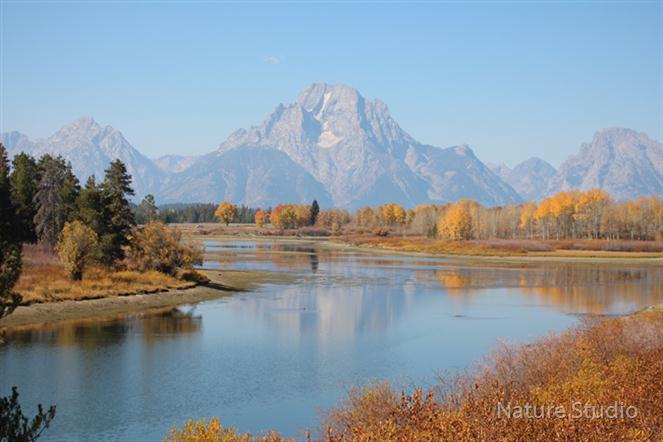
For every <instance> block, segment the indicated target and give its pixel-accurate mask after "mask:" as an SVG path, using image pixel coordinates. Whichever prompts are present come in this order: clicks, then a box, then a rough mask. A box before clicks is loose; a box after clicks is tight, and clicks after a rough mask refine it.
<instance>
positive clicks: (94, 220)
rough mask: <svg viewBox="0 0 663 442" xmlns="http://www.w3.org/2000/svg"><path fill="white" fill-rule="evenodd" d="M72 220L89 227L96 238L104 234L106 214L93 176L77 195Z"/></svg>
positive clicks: (101, 195)
mask: <svg viewBox="0 0 663 442" xmlns="http://www.w3.org/2000/svg"><path fill="white" fill-rule="evenodd" d="M74 219H75V220H77V221H81V222H82V223H84V224H85V225H87V226H89V227H90V228H91V229H92V230H94V232H95V233H96V234H97V236H98V237H102V236H103V235H104V233H106V232H105V230H106V219H107V213H106V210H105V207H104V200H103V194H102V191H101V188H100V186H98V185H97V182H96V180H95V177H94V175H92V176H90V177H89V178H88V179H87V181H86V183H85V187H83V189H81V191H80V193H79V194H78V198H77V199H76V212H75V216H74Z"/></svg>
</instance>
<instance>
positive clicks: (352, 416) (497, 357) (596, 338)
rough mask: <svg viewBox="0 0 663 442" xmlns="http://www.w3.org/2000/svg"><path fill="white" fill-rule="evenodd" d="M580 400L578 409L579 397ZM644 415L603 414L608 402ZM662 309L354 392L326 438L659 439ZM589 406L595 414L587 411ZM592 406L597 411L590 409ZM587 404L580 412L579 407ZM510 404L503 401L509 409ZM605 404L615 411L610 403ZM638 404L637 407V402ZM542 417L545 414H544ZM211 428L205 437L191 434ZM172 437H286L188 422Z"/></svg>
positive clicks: (332, 415)
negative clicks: (525, 412) (452, 373)
mask: <svg viewBox="0 0 663 442" xmlns="http://www.w3.org/2000/svg"><path fill="white" fill-rule="evenodd" d="M498 403H499V404H502V407H506V406H510V407H512V409H515V408H514V407H516V406H525V405H527V404H529V405H531V406H535V407H537V410H542V409H543V408H540V407H549V406H553V407H557V406H561V407H562V409H563V410H564V412H565V413H566V417H561V418H559V415H557V416H556V415H555V414H552V413H549V414H544V415H543V416H544V417H542V418H531V419H527V418H519V417H516V415H515V413H514V414H513V415H512V416H511V417H510V418H509V417H507V416H506V415H504V414H503V415H502V416H500V415H499V414H498ZM576 403H579V404H580V405H579V407H580V408H574V407H576V406H575V404H576ZM615 403H617V404H621V405H618V406H621V407H622V408H621V409H622V410H625V409H626V408H627V407H635V409H636V410H637V416H635V417H634V418H630V417H628V415H627V414H626V413H625V412H623V411H622V412H619V414H618V416H617V417H616V418H608V417H607V415H605V414H604V416H603V417H597V416H599V411H600V407H601V406H603V407H608V406H611V405H613V404H615ZM661 403H663V310H662V309H660V308H659V309H654V310H651V311H648V312H642V313H639V314H636V315H633V316H631V317H628V318H618V319H605V320H596V319H594V320H586V321H585V322H583V323H582V324H581V325H580V326H578V327H576V328H573V329H571V330H569V331H567V332H565V333H563V334H561V335H557V336H551V337H548V338H545V339H542V340H540V341H538V342H536V343H534V344H530V345H518V346H513V345H504V346H502V347H501V348H499V349H498V350H496V351H495V352H494V353H493V354H492V355H491V356H490V357H489V358H487V359H486V360H485V361H484V363H483V364H481V365H479V366H477V367H476V368H475V369H473V370H471V371H469V372H467V373H464V374H461V375H458V376H456V377H455V378H452V379H442V380H441V381H440V383H439V385H438V386H437V387H435V388H432V389H430V390H428V391H424V390H423V389H421V388H419V389H415V390H414V391H411V392H404V391H398V390H396V389H394V388H392V387H391V386H390V385H388V384H386V383H379V384H374V385H371V386H368V387H366V388H363V389H357V390H354V391H353V392H351V393H350V395H349V397H348V398H347V399H346V400H345V401H344V402H343V403H342V404H341V405H340V406H339V407H338V408H336V409H334V410H332V411H331V412H329V413H328V414H327V415H326V418H325V420H324V424H323V426H322V428H321V431H320V433H319V435H318V438H319V440H323V441H327V442H341V441H362V442H363V441H366V442H367V441H385V442H390V441H394V442H396V441H399V442H400V441H403V442H404V441H493V440H495V441H498V440H499V441H552V440H567V441H572V440H573V441H598V440H605V441H607V440H624V441H626V440H628V441H659V440H661V438H662V437H663V412H661ZM585 404H587V406H588V407H590V408H588V409H587V410H590V411H587V414H585V409H584V408H583V407H584V406H585ZM592 407H593V408H592ZM577 409H580V412H577V411H576V410H577ZM503 410H504V408H503ZM604 410H608V409H607V408H604ZM630 410H632V409H630ZM537 414H540V411H539V412H537ZM196 428H197V429H199V430H200V431H203V432H204V437H196V435H198V434H197V433H195V432H192V431H193V430H195V429H196ZM167 440H168V441H173V442H175V441H178V442H187V441H199V440H201V441H202V440H204V441H226V442H235V441H253V440H270V441H281V440H284V439H282V438H280V437H279V436H278V435H276V434H273V433H270V434H269V435H268V436H266V438H260V437H252V436H250V435H248V434H238V433H235V432H234V431H230V430H227V429H223V427H221V426H220V425H219V423H218V420H212V421H210V423H209V424H207V423H206V422H205V421H200V422H198V423H196V422H190V423H188V424H187V426H186V427H185V429H184V430H182V431H177V430H173V432H171V433H170V434H169V437H168V438H167Z"/></svg>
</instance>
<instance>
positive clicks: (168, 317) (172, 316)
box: [6, 308, 202, 349]
mask: <svg viewBox="0 0 663 442" xmlns="http://www.w3.org/2000/svg"><path fill="white" fill-rule="evenodd" d="M201 327H202V317H201V316H200V315H197V314H195V310H193V309H191V308H189V309H171V308H168V309H165V310H162V311H154V312H150V313H147V314H144V315H136V316H129V317H118V318H112V319H102V320H99V319H91V320H72V321H61V322H58V323H55V324H51V325H46V326H43V327H36V328H35V327H29V328H25V329H19V330H14V331H11V330H10V331H9V332H7V335H6V336H7V339H8V340H10V341H11V343H12V344H14V345H27V344H30V343H32V342H47V343H51V344H54V345H58V346H62V347H68V346H78V347H83V348H92V349H95V348H101V347H104V346H113V345H117V344H118V343H122V342H124V341H125V340H126V339H127V337H128V336H130V335H132V336H140V337H141V339H142V340H143V341H144V342H145V343H150V342H153V341H156V340H157V339H166V338H168V337H174V336H178V337H179V336H182V335H195V334H197V333H200V331H201Z"/></svg>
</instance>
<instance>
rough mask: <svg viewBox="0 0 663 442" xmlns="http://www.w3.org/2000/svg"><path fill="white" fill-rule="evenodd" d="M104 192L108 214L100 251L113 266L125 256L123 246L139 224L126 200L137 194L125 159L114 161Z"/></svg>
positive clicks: (104, 201)
mask: <svg viewBox="0 0 663 442" xmlns="http://www.w3.org/2000/svg"><path fill="white" fill-rule="evenodd" d="M101 192H102V196H103V205H104V207H105V210H106V212H107V213H108V218H107V220H106V229H105V232H104V233H103V235H102V237H101V250H102V257H103V260H104V262H105V263H106V264H109V265H110V264H113V263H115V262H117V261H119V260H121V259H122V258H123V257H124V252H123V250H122V247H123V246H125V245H127V243H128V236H129V234H130V232H131V228H132V227H133V226H134V225H135V224H136V222H135V219H134V214H133V212H132V211H131V206H130V205H129V201H128V199H127V196H131V195H133V194H134V191H133V189H132V188H131V175H129V174H128V173H127V168H126V166H125V165H124V163H123V162H122V161H120V160H115V161H113V162H112V163H111V164H110V166H109V167H108V169H106V171H105V177H104V182H103V183H102V184H101Z"/></svg>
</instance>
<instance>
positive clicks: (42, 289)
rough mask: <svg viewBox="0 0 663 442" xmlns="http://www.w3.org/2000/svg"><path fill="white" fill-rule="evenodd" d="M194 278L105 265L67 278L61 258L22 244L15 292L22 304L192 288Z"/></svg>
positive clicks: (39, 248)
mask: <svg viewBox="0 0 663 442" xmlns="http://www.w3.org/2000/svg"><path fill="white" fill-rule="evenodd" d="M195 284H196V282H195V281H191V280H183V279H180V278H177V277H172V276H168V275H165V274H163V273H159V272H156V271H149V272H135V271H113V270H109V269H106V268H103V267H93V266H91V267H89V268H86V270H85V273H84V274H83V280H81V281H71V280H69V279H68V278H67V276H66V274H65V272H64V268H63V267H62V264H60V261H59V260H58V257H57V256H56V255H54V254H51V253H50V252H48V251H47V250H45V249H44V248H41V247H39V246H36V245H25V246H24V247H23V272H22V273H21V278H20V279H19V281H18V283H17V284H16V291H17V292H18V293H20V294H21V295H22V296H23V302H22V303H23V304H24V305H27V304H33V303H39V302H54V301H65V300H84V299H98V298H107V297H111V296H124V295H132V294H145V293H156V292H160V291H165V290H169V289H180V288H187V287H192V286H194V285H195Z"/></svg>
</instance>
